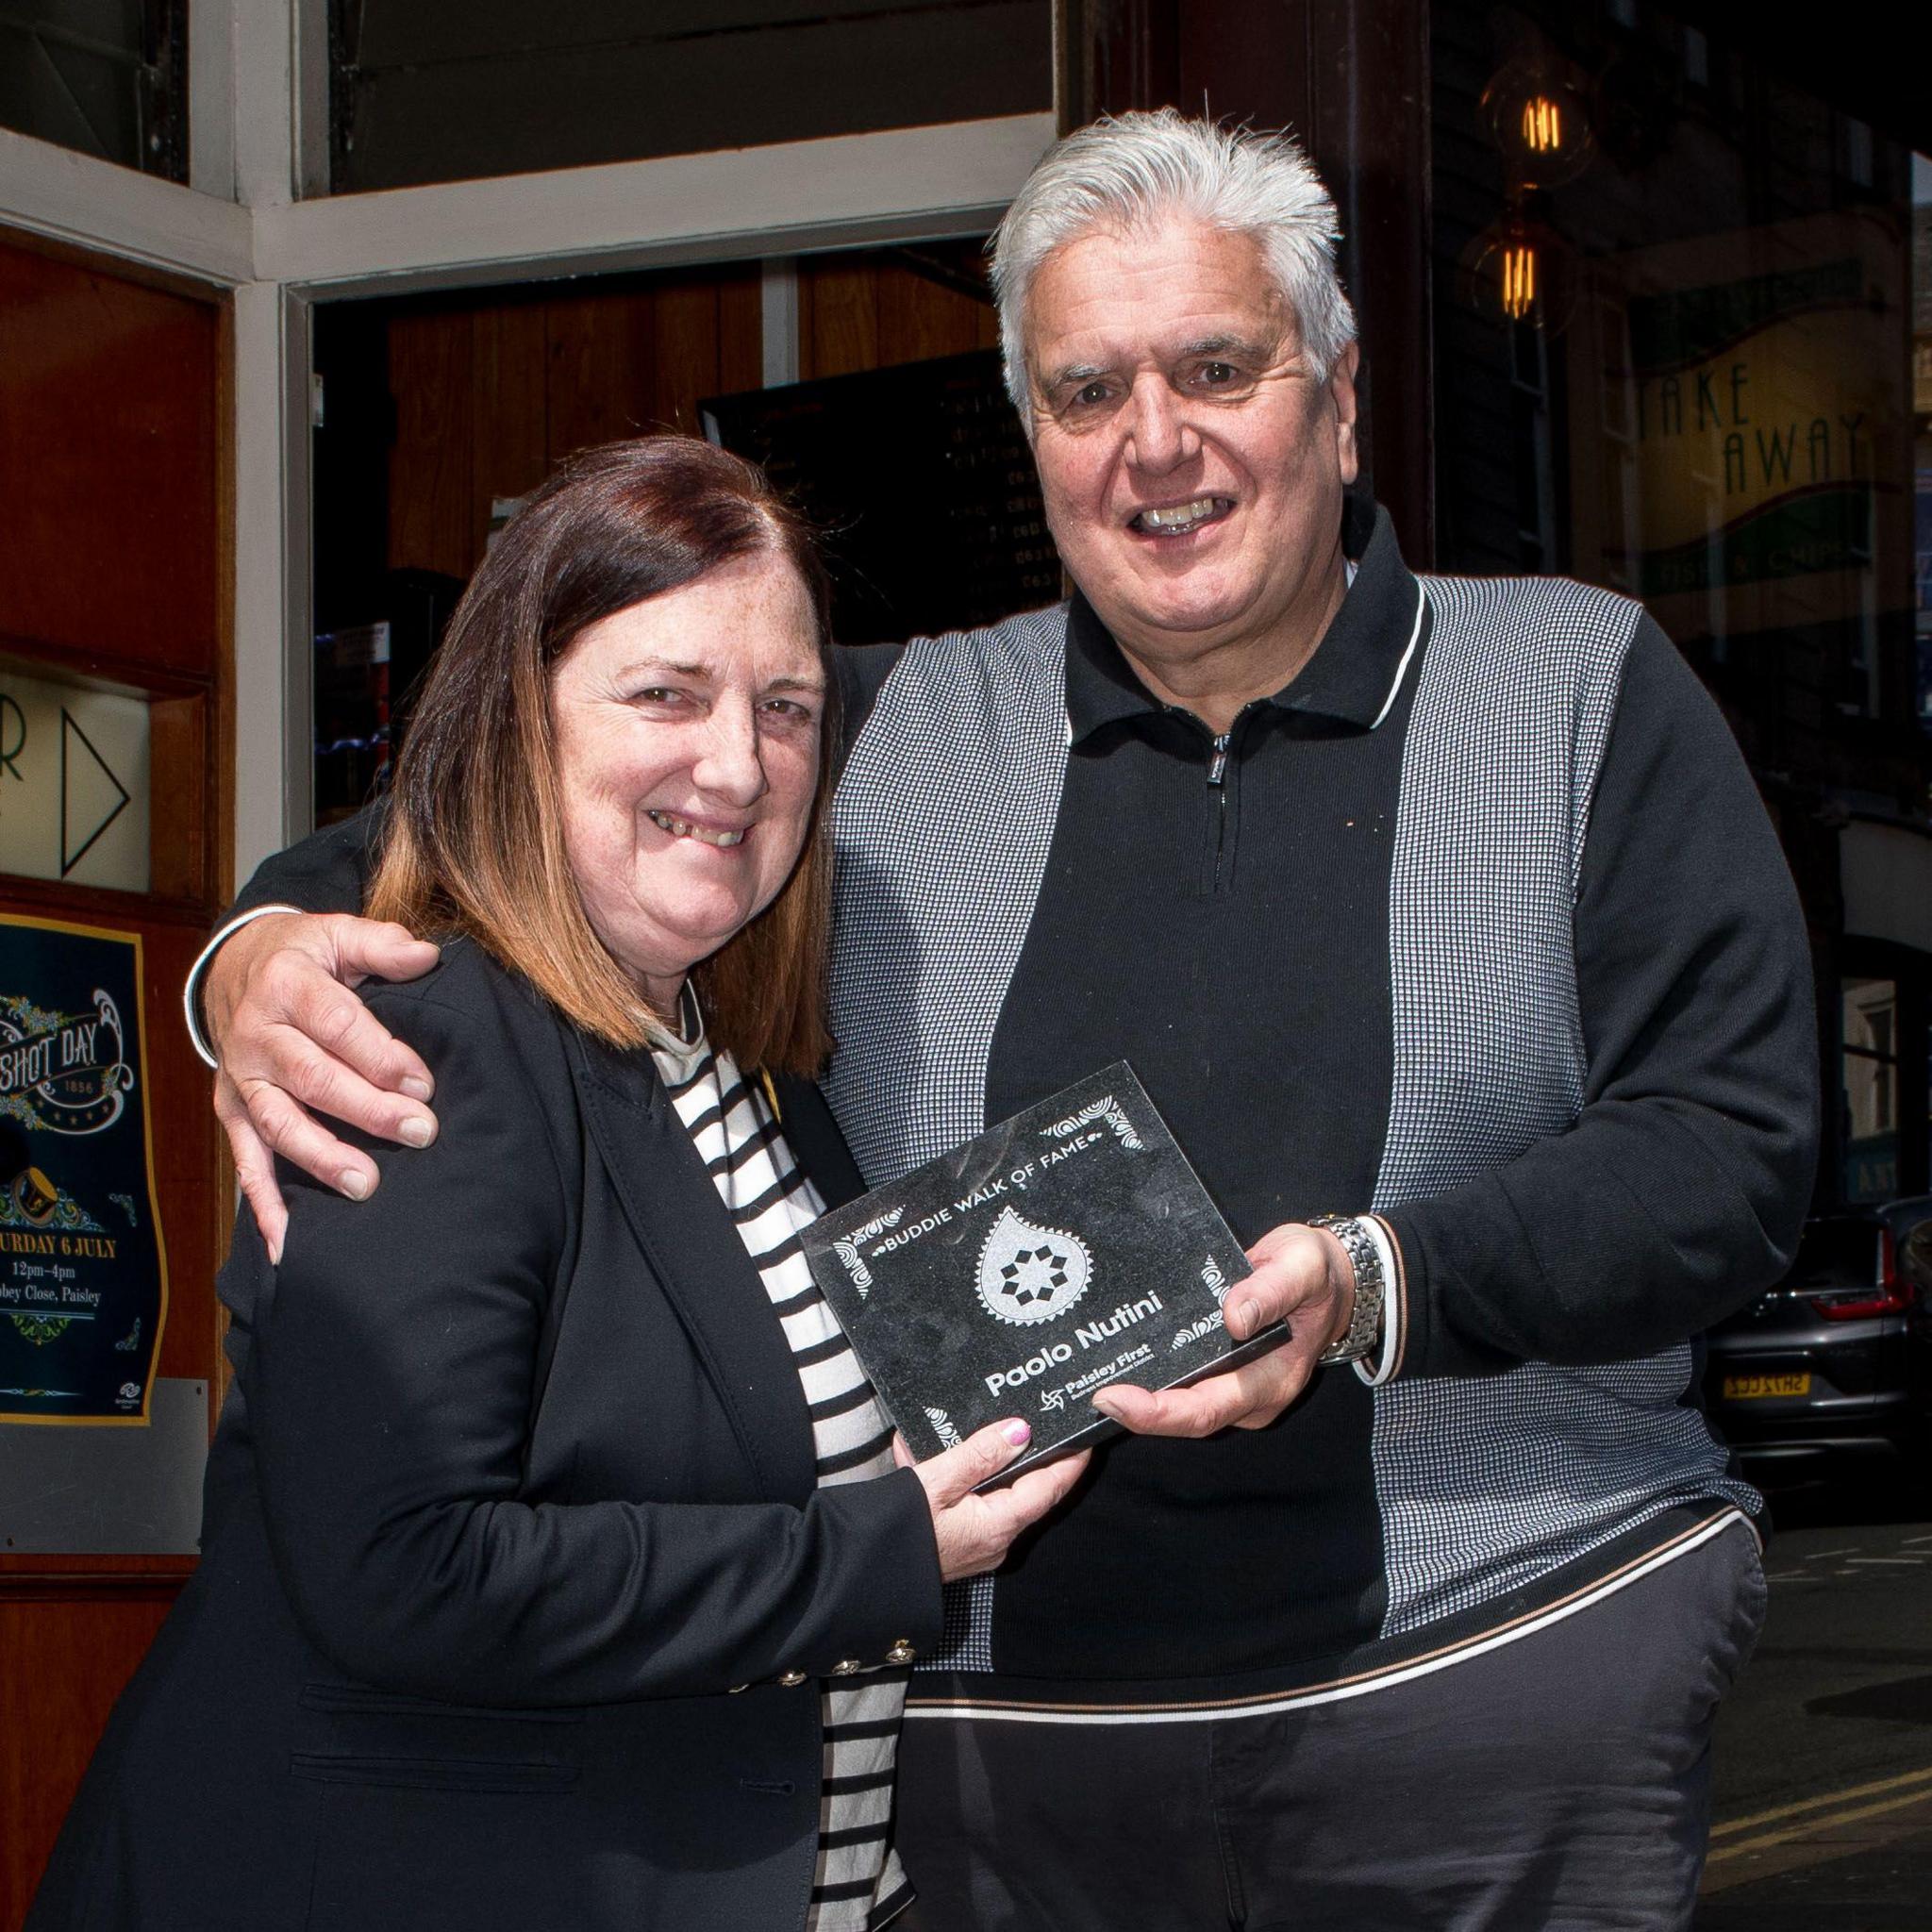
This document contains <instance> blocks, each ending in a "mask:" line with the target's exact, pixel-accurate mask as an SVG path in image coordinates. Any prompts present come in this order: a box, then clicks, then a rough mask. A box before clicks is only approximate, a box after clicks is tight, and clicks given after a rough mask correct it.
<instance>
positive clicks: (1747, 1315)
mask: <svg viewBox="0 0 1932 1932" xmlns="http://www.w3.org/2000/svg"><path fill="white" fill-rule="evenodd" d="M1927 1230H1932V1194H1921V1195H1918V1196H1916V1197H1915V1198H1913V1199H1911V1200H1907V1201H1890V1202H1888V1203H1886V1204H1885V1205H1884V1206H1882V1207H1873V1208H1844V1209H1841V1210H1840V1211H1838V1212H1836V1213H1832V1214H1825V1215H1820V1216H1818V1217H1816V1218H1814V1219H1813V1220H1810V1221H1807V1223H1806V1224H1805V1231H1804V1234H1803V1235H1802V1237H1801V1238H1800V1240H1799V1243H1798V1253H1797V1257H1796V1259H1795V1260H1794V1261H1793V1262H1792V1264H1791V1268H1790V1273H1789V1274H1786V1276H1785V1278H1784V1279H1783V1280H1782V1281H1780V1282H1779V1283H1778V1285H1777V1286H1776V1287H1775V1288H1774V1289H1773V1290H1772V1291H1770V1292H1769V1293H1768V1294H1762V1295H1759V1296H1758V1298H1757V1300H1756V1301H1755V1302H1753V1303H1752V1304H1751V1305H1750V1307H1746V1308H1744V1309H1741V1310H1740V1312H1739V1313H1738V1314H1736V1315H1733V1316H1732V1317H1731V1318H1730V1320H1729V1321H1727V1322H1724V1323H1723V1324H1720V1325H1719V1326H1718V1327H1716V1328H1714V1329H1712V1330H1711V1331H1710V1333H1709V1334H1708V1336H1707V1337H1706V1343H1707V1365H1706V1372H1705V1382H1704V1390H1705V1403H1706V1407H1707V1409H1708V1411H1709V1414H1710V1417H1711V1420H1712V1421H1713V1422H1714V1423H1715V1424H1716V1425H1717V1427H1718V1430H1719V1431H1720V1433H1721V1434H1722V1435H1723V1436H1724V1440H1725V1441H1728V1442H1729V1443H1730V1444H1731V1445H1732V1446H1733V1447H1734V1448H1735V1449H1736V1450H1737V1451H1738V1453H1739V1454H1740V1456H1741V1457H1743V1458H1744V1459H1745V1460H1746V1461H1747V1462H1749V1463H1760V1464H1761V1463H1764V1462H1769V1461H1773V1460H1779V1459H1785V1458H1790V1459H1794V1460H1795V1459H1797V1458H1801V1457H1827V1456H1850V1455H1880V1456H1897V1455H1899V1454H1907V1455H1913V1456H1917V1455H1919V1454H1921V1453H1922V1452H1923V1450H1924V1445H1925V1443H1926V1442H1927V1441H1928V1438H1932V1274H1928V1270H1927V1262H1928V1260H1932V1233H1928V1232H1927ZM1915 1231H1918V1232H1917V1239H1916V1240H1915V1239H1914V1233H1915Z"/></svg>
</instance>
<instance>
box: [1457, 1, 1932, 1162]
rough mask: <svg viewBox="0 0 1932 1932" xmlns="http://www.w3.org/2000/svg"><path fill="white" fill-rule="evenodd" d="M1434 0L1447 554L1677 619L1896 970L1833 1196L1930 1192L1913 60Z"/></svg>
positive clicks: (1928, 872) (1920, 216) (1811, 856)
mask: <svg viewBox="0 0 1932 1932" xmlns="http://www.w3.org/2000/svg"><path fill="white" fill-rule="evenodd" d="M1685 4H1686V7H1687V10H1689V11H1690V12H1691V13H1692V14H1693V15H1700V16H1703V15H1704V14H1705V10H1704V9H1699V8H1695V7H1692V6H1691V4H1690V0H1685ZM1707 17H1708V18H1710V19H1711V20H1713V21H1715V20H1716V18H1718V16H1717V15H1716V14H1709V15H1708V16H1707ZM1722 17H1723V18H1724V20H1726V21H1729V22H1731V23H1734V24H1735V23H1738V22H1740V21H1742V20H1743V19H1744V18H1745V16H1744V14H1743V12H1742V10H1741V9H1727V10H1725V11H1724V14H1723V16H1722ZM1430 19H1431V47H1432V58H1433V62H1434V66H1433V75H1434V93H1433V108H1434V122H1433V127H1434V136H1433V139H1434V173H1433V183H1432V185H1433V190H1434V201H1433V211H1434V212H1433V219H1434V224H1435V233H1434V266H1435V278H1436V287H1437V290H1438V291H1439V299H1438V301H1437V303H1436V306H1435V311H1434V314H1435V343H1434V346H1435V371H1436V383H1437V408H1436V449H1437V476H1436V502H1437V506H1438V511H1437V515H1438V526H1437V538H1438V543H1437V554H1438V561H1439V563H1440V564H1441V567H1443V568H1445V569H1448V570H1452V571H1472V572H1502V573H1509V572H1521V571H1530V572H1560V573H1563V574H1565V575H1574V576H1577V577H1580V578H1582V579H1584V580H1585V581H1588V582H1591V583H1598V584H1603V585H1606V586H1608V587H1610V588H1612V589H1614V590H1618V591H1624V592H1625V593H1626V594H1628V595H1630V596H1633V597H1637V598H1640V599H1641V601H1642V602H1643V603H1644V605H1645V606H1646V607H1647V608H1648V609H1649V610H1650V611H1651V613H1652V614H1653V615H1654V616H1655V617H1656V618H1657V621H1658V622H1659V623H1660V624H1661V625H1662V626H1663V628H1664V629H1665V630H1666V631H1668V632H1669V633H1670V634H1671V636H1672V637H1673V638H1674V640H1675V641H1676V643H1677V644H1678V646H1679V647H1680V648H1681V649H1682V650H1683V652H1684V654H1685V656H1686V657H1687V658H1689V659H1690V661H1691V664H1692V665H1693V666H1694V667H1695V669H1696V670H1697V671H1698V672H1699V674H1700V675H1702V677H1703V678H1704V680H1705V682H1706V683H1707V686H1708V687H1709V688H1710V690H1711V691H1712V693H1713V695H1714V696H1715V697H1716V698H1717V700H1718V703H1719V705H1720V707H1721V708H1723V710H1724V715H1725V717H1726V718H1727V720H1728V721H1729V723H1730V724H1731V726H1732V729H1733V730H1734V731H1735V732H1736V734H1737V736H1738V739H1739V741H1740V744H1741V746H1742V748H1743V751H1744V754H1745V757H1746V758H1747V759H1748V760H1749V762H1750V764H1751V766H1752V768H1753V770H1754V773H1755V774H1756V775H1757V779H1758V782H1759V786H1760V789H1761V790H1762V791H1763V793H1764V796H1765V801H1766V804H1767V806H1768V807H1769V808H1770V810H1771V813H1772V815H1773V817H1774V820H1775V821H1776V822H1777V824H1778V825H1779V828H1780V830H1781V832H1782V833H1783V835H1784V838H1785V844H1786V851H1787V854H1788V856H1789V858H1790V861H1791V868H1792V872H1793V874H1794V876H1795V877H1796V879H1797V883H1798V888H1799V891H1800V893H1801V895H1802V896H1803V898H1804V900H1805V902H1806V909H1807V915H1808V922H1809V924H1810V927H1811V930H1812V932H1813V934H1814V936H1815V939H1816V942H1817V944H1818V946H1819V948H1820V951H1821V954H1822V956H1823V959H1822V964H1823V970H1824V979H1825V983H1827V984H1830V983H1831V982H1832V981H1834V980H1837V979H1838V978H1840V975H1841V974H1842V973H1843V972H1844V971H1845V968H1846V966H1847V964H1849V965H1850V966H1852V967H1855V968H1857V969H1859V970H1863V971H1871V970H1874V969H1875V970H1879V971H1884V972H1886V973H1888V974H1891V975H1892V977H1891V979H1890V980H1888V981H1887V982H1886V983H1887V984H1888V985H1891V984H1893V983H1894V982H1895V983H1896V985H1897V986H1898V987H1899V988H1901V989H1904V990H1905V991H1906V994H1907V996H1906V998H1905V999H1904V1000H1903V1001H1900V1000H1897V999H1889V1000H1888V1002H1887V1005H1886V1008H1885V1012H1884V1014H1883V1015H1882V1016H1881V1015H1880V1014H1879V1013H1878V1012H1877V1011H1876V1010H1875V1009H1873V1010H1867V1009H1866V1008H1865V1007H1863V1006H1862V1005H1858V1006H1857V1009H1856V1010H1854V1009H1853V1008H1854V1004H1855V1003H1854V1002H1853V996H1852V995H1851V993H1850V992H1849V991H1848V992H1847V1001H1848V1006H1847V1011H1846V1013H1845V1016H1844V1019H1845V1026H1846V1035H1845V1038H1846V1046H1847V1053H1848V1055H1849V1056H1852V1057H1851V1058H1848V1059H1847V1061H1846V1068H1845V1080H1846V1102H1847V1109H1846V1111H1845V1112H1844V1114H1843V1116H1842V1117H1839V1110H1838V1109H1836V1108H1827V1110H1826V1111H1827V1116H1828V1118H1827V1123H1826V1132H1827V1141H1828V1145H1827V1154H1826V1158H1825V1161H1824V1168H1823V1172H1824V1176H1825V1179H1824V1183H1823V1192H1824V1198H1825V1199H1826V1200H1829V1199H1830V1198H1831V1196H1832V1194H1833V1193H1834V1191H1838V1192H1839V1193H1840V1198H1846V1199H1851V1200H1868V1199H1872V1198H1874V1195H1875V1194H1876V1193H1878V1192H1884V1191H1892V1192H1916V1191H1923V1190H1924V1189H1926V1188H1927V1187H1928V1186H1932V1174H1928V1172H1927V1158H1928V1157H1927V1137H1926V1134H1925V1131H1924V1123H1923V1122H1922V1121H1920V1120H1918V1119H1917V1117H1916V1114H1915V1115H1914V1118H1913V1119H1912V1120H1910V1121H1907V1122H1906V1123H1905V1124H1904V1125H1905V1133H1904V1136H1903V1140H1902V1141H1901V1139H1900V1133H1899V1130H1900V1125H1901V1123H1900V1120H1899V1117H1898V1110H1899V1106H1900V1100H1899V1082H1898V1063H1904V1064H1909V1065H1913V1066H1916V1065H1918V1064H1919V1063H1920V1062H1921V1061H1922V1060H1923V1059H1924V1056H1925V1053H1926V1047H1927V1042H1926V1038H1925V1013H1926V1009H1927V991H1928V990H1932V913H1928V910H1927V908H1932V836H1928V835H1927V833H1926V829H1925V824H1926V822H1925V800H1926V797H1927V788H1928V784H1932V735H1928V730H1932V608H1928V587H1932V416H1928V414H1927V408H1928V407H1932V226H1928V224H1932V208H1928V206H1927V196H1928V192H1932V170H1928V168H1927V165H1926V162H1925V160H1924V158H1923V157H1920V156H1917V155H1915V154H1914V153H1913V151H1912V149H1911V147H1910V146H1909V145H1908V144H1907V142H1905V141H1904V140H1902V139H1900V138H1898V136H1897V133H1896V127H1897V125H1905V124H1906V123H1907V121H1908V119H1909V116H1908V114H1907V111H1906V110H1905V109H1904V108H1903V106H1902V104H1903V103H1904V102H1906V101H1907V98H1908V89H1907V88H1904V87H1902V86H1900V85H1898V84H1896V80H1895V76H1894V77H1893V78H1890V79H1889V78H1888V77H1887V76H1888V73H1889V70H1884V69H1883V68H1882V65H1881V64H1880V63H1876V62H1874V61H1870V60H1868V61H1864V62H1840V63H1830V62H1826V61H1824V60H1820V61H1814V62H1811V63H1808V64H1807V63H1804V62H1801V61H1797V60H1793V59H1789V58H1785V59H1781V60H1780V59H1771V58H1766V45H1765V43H1764V42H1762V41H1761V40H1759V39H1757V38H1755V37H1754V36H1752V35H1751V34H1750V33H1748V32H1746V31H1744V30H1743V29H1742V28H1741V27H1740V28H1739V29H1738V30H1736V31H1732V32H1728V33H1725V32H1720V31H1717V30H1716V28H1715V26H1713V28H1712V30H1711V31H1708V32H1706V31H1702V30H1700V29H1699V27H1698V26H1697V25H1694V24H1693V23H1692V22H1691V21H1687V20H1686V19H1685V18H1683V17H1682V16H1681V15H1679V14H1677V13H1675V12H1674V11H1670V10H1666V9H1665V8H1658V7H1654V6H1651V5H1649V4H1647V0H1619V4H1616V5H1606V6H1603V7H1591V8H1577V7H1568V6H1560V5H1557V4H1556V0H1513V4H1507V5H1502V6H1492V5H1490V4H1487V0H1482V4H1478V0H1436V4H1434V5H1433V6H1432V7H1431V9H1430ZM1778 51H1779V50H1777V49H1774V50H1773V52H1774V53H1777V52H1778ZM1807 76H1810V77H1808V78H1807ZM1881 857H1882V863H1880V862H1879V859H1880V858H1881ZM1868 960H1869V961H1870V962H1871V963H1870V964H1869V965H1868V964H1867V961H1868ZM1845 984H1846V986H1847V988H1848V989H1849V988H1850V987H1851V986H1853V985H1854V984H1855V982H1853V981H1850V980H1847V981H1846V982H1845ZM1881 1019H1882V1024H1883V1026H1884V1027H1889V1028H1890V1029H1891V1030H1890V1033H1889V1034H1888V1035H1887V1037H1886V1039H1885V1041H1884V1042H1883V1044H1882V1046H1881V1045H1880V1043H1879V1041H1878V1039H1877V1031H1878V1029H1879V1028H1880V1025H1881ZM1855 1041H1862V1046H1858V1047H1856V1048H1855ZM1874 1056H1875V1058H1874Z"/></svg>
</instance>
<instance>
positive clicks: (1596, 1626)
mask: <svg viewBox="0 0 1932 1932" xmlns="http://www.w3.org/2000/svg"><path fill="white" fill-rule="evenodd" d="M1757 1558H1758V1552H1757V1539H1756V1538H1755V1537H1754V1536H1753V1535H1752V1533H1751V1531H1750V1529H1749V1528H1748V1527H1747V1526H1746V1525H1745V1524H1743V1523H1742V1522H1741V1521H1740V1522H1737V1523H1735V1524H1732V1525H1731V1526H1730V1527H1728V1528H1726V1529H1725V1530H1724V1531H1723V1532H1722V1533H1721V1534H1719V1535H1718V1536H1716V1537H1714V1538H1713V1539H1712V1540H1711V1541H1708V1542H1706V1543H1703V1544H1701V1545H1699V1546H1697V1547H1695V1548H1692V1549H1691V1550H1689V1551H1687V1552H1685V1553H1683V1554H1681V1555H1679V1556H1677V1557H1674V1559H1673V1560H1672V1561H1670V1562H1669V1563H1667V1564H1665V1565H1663V1566H1662V1567H1660V1568H1659V1569H1657V1570H1655V1571H1653V1572H1651V1573H1650V1574H1647V1575H1643V1576H1640V1577H1639V1578H1637V1579H1636V1580H1635V1581H1633V1582H1631V1583H1629V1584H1628V1585H1626V1586H1625V1587H1624V1589H1622V1590H1621V1591H1617V1592H1616V1593H1615V1594H1614V1595H1611V1596H1609V1597H1607V1598H1605V1599H1603V1600H1602V1601H1600V1602H1598V1603H1596V1604H1593V1605H1591V1607H1588V1608H1585V1609H1581V1610H1579V1611H1577V1612H1576V1613H1575V1614H1574V1615H1572V1616H1570V1617H1568V1618H1566V1619H1564V1620H1562V1621H1560V1622H1557V1623H1555V1624H1549V1625H1547V1626H1545V1627H1543V1628H1541V1629H1540V1630H1537V1631H1534V1632H1532V1633H1531V1634H1528V1635H1525V1636H1524V1637H1521V1638H1519V1639H1518V1640H1516V1641H1513V1642H1508V1643H1505V1644H1501V1645H1499V1646H1498V1647H1497V1648H1495V1649H1494V1650H1491V1651H1489V1652H1487V1653H1484V1654H1482V1655H1479V1656H1475V1657H1465V1658H1464V1659H1463V1660H1461V1661H1459V1662H1457V1663H1456V1664H1454V1665H1453V1666H1451V1667H1450V1668H1448V1669H1444V1670H1441V1671H1438V1672H1436V1673H1435V1674H1432V1675H1423V1676H1418V1677H1412V1678H1410V1679H1409V1680H1408V1681H1407V1682H1403V1683H1397V1684H1392V1685H1390V1686H1388V1687H1386V1688H1383V1689H1380V1690H1376V1691H1371V1692H1370V1693H1368V1694H1366V1695H1363V1696H1358V1697H1353V1698H1348V1699H1344V1700H1341V1701H1339V1702H1335V1703H1330V1704H1320V1705H1313V1706H1307V1707H1300V1708H1297V1709H1291V1710H1288V1711H1285V1712H1279V1713H1274V1714H1269V1715H1264V1716H1257V1717H1244V1718H1236V1719H1231V1720H1228V1721H1225V1722H1222V1721H1209V1722H1194V1723H1179V1724H1176V1723H1158V1724H1087V1723H1076V1724H1029V1723H1017V1722H1012V1721H988V1720H983V1719H967V1720H959V1719H952V1718H940V1717H910V1716H908V1722H907V1724H906V1727H905V1731H904V1734H903V1738H902V1741H901V1746H900V1753H899V1811H898V1818H899V1823H898V1831H897V1841H898V1845H899V1849H900V1852H901V1854H902V1856H903V1857H904V1858H905V1861H906V1868H907V1871H908V1874H909V1875H910V1877H911V1879H912V1882H913V1884H914V1885H915V1886H916V1887H917V1888H918V1890H919V1894H920V1899H919V1903H918V1905H916V1906H915V1907H913V1908H912V1910H911V1912H910V1913H909V1914H908V1915H907V1916H905V1917H903V1918H901V1919H900V1920H898V1921H896V1922H895V1924H896V1925H897V1926H898V1927H899V1928H900V1932H1586V1928H1588V1932H1609V1928H1612V1927H1617V1928H1624V1927H1627V1928H1630V1932H1663V1928H1670V1927H1684V1926H1688V1925H1689V1924H1690V1923H1691V1909H1692V1905H1693V1901H1694V1898H1695V1893H1696V1890H1697V1880H1698V1875H1699V1874H1700V1872H1701V1871H1702V1869H1703V1864H1704V1852H1705V1841H1706V1839H1707V1834H1708V1830H1709V1801H1710V1733H1711V1724H1712V1720H1713V1718H1714V1716H1715V1714H1716V1710H1717V1707H1718V1703H1719V1701H1720V1700H1721V1699H1722V1698H1723V1696H1724V1693H1725V1692H1726V1691H1728V1690H1729V1688H1730V1686H1731V1682H1732V1680H1733V1678H1734V1677H1735V1676H1736V1674H1737V1673H1738V1671H1739V1669H1740V1667H1741V1666H1742V1664H1743V1662H1744V1660H1745V1658H1746V1657H1748V1656H1749V1654H1750V1652H1751V1648H1752V1646H1753V1645H1754V1644H1755V1643H1756V1641H1757V1632H1758V1629H1759V1627H1760V1625H1761V1624H1762V1622H1763V1617H1764V1603H1765V1589H1764V1577H1763V1572H1762V1571H1761V1569H1760V1568H1759V1566H1758V1559H1757Z"/></svg>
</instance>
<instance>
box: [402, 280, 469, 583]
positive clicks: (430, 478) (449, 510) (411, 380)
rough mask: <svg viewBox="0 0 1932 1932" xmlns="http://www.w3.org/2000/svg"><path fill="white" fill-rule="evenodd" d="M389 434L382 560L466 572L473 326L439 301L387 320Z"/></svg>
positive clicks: (466, 317) (428, 568)
mask: <svg viewBox="0 0 1932 1932" xmlns="http://www.w3.org/2000/svg"><path fill="white" fill-rule="evenodd" d="M389 355H390V392H391V394H392V395H393V396H394V398H395V403H396V441H395V448H394V452H393V454H392V456H391V463H390V562H391V565H397V564H414V565H415V566H417V567H418V568H419V569H422V570H440V571H447V572H448V573H449V574H450V575H452V576H467V575H469V573H470V568H471V562H470V542H471V536H470V532H471V526H472V525H473V523H474V521H475V519H474V518H473V516H472V515H471V506H470V488H471V485H470V473H471V462H472V455H471V453H472V446H473V445H472V436H473V427H474V423H475V414H474V402H475V374H474V358H475V330H474V328H473V326H472V324H471V319H470V317H469V316H467V315H465V314H461V313H452V312H450V311H449V310H447V309H441V308H438V309H431V310H430V311H428V312H427V313H426V314H420V315H399V316H397V317H396V318H395V320H394V321H393V322H392V323H391V325H390V336H389Z"/></svg>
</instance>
